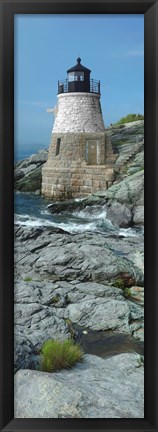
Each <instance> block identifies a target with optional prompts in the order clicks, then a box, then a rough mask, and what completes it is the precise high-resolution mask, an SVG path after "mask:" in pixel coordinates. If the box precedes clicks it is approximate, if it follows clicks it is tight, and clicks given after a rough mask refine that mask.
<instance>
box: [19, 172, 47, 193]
mask: <svg viewBox="0 0 158 432" xmlns="http://www.w3.org/2000/svg"><path fill="white" fill-rule="evenodd" d="M26 170H27V171H28V170H29V169H28V168H26ZM41 181H42V168H41V166H38V168H35V169H33V170H31V172H28V173H27V174H26V175H24V176H23V177H22V178H21V179H20V180H18V181H15V191H17V190H18V191H21V192H36V191H37V190H38V191H39V193H40V190H41Z"/></svg>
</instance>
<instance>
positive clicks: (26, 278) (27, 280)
mask: <svg viewBox="0 0 158 432" xmlns="http://www.w3.org/2000/svg"><path fill="white" fill-rule="evenodd" d="M23 280H24V282H31V281H32V278H30V277H25V278H24V279H23Z"/></svg>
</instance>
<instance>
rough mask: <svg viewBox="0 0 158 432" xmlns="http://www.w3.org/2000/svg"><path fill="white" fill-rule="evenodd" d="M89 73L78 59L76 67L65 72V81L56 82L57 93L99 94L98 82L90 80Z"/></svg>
mask: <svg viewBox="0 0 158 432" xmlns="http://www.w3.org/2000/svg"><path fill="white" fill-rule="evenodd" d="M90 73H91V70H90V69H88V68H86V67H85V66H83V65H82V64H81V59H80V57H78V58H77V63H76V65H75V66H73V67H71V68H70V69H68V70H67V79H66V81H65V82H64V81H60V82H58V93H67V92H68V93H69V92H86V93H100V81H96V80H93V79H90Z"/></svg>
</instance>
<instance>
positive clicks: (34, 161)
mask: <svg viewBox="0 0 158 432" xmlns="http://www.w3.org/2000/svg"><path fill="white" fill-rule="evenodd" d="M47 158H48V151H47V150H41V151H39V152H38V153H37V154H33V155H32V156H30V157H28V158H26V159H24V160H23V161H20V162H17V163H16V165H15V170H14V179H15V183H14V187H15V191H17V190H18V191H21V192H36V193H40V192H41V181H42V165H43V164H44V163H45V162H46V161H47Z"/></svg>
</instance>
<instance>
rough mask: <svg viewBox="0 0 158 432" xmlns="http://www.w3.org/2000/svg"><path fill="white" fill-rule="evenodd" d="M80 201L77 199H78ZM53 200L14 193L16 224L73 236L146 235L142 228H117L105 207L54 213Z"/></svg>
mask: <svg viewBox="0 0 158 432" xmlns="http://www.w3.org/2000/svg"><path fill="white" fill-rule="evenodd" d="M77 200H78V199H77ZM50 204H52V201H50V199H47V198H43V197H41V196H40V195H35V194H31V193H24V192H15V198H14V222H15V225H21V226H28V227H55V228H61V229H62V230H64V231H67V232H69V233H71V234H73V233H82V232H88V231H90V232H99V233H103V234H104V235H106V236H108V235H111V234H116V235H120V236H124V237H136V236H140V235H143V228H140V227H136V228H135V227H134V228H117V227H115V226H114V225H112V223H111V222H110V221H109V220H108V219H107V218H106V207H105V206H102V207H100V208H98V206H95V205H94V206H93V207H86V208H85V209H84V210H79V211H76V210H74V211H72V212H71V213H70V212H68V211H65V212H63V213H62V214H55V213H53V214H52V213H51V212H50V210H49V205H50Z"/></svg>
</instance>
